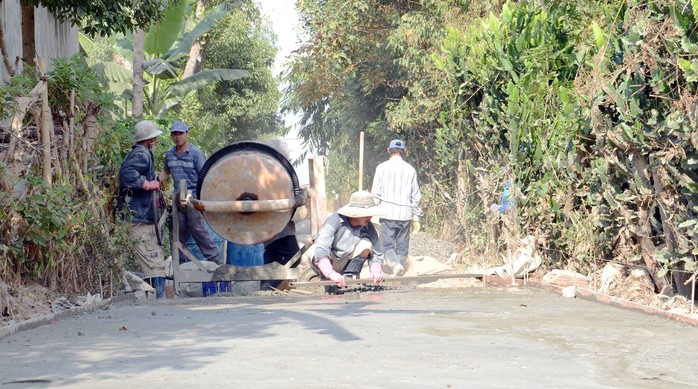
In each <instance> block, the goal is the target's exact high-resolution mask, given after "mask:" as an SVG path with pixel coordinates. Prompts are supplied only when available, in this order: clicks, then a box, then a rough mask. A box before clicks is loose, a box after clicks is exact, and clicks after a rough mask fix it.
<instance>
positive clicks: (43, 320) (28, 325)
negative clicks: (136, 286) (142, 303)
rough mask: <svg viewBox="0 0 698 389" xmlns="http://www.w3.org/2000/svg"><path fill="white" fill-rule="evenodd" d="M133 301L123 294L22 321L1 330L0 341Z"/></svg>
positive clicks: (131, 295) (131, 296) (129, 296)
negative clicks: (111, 305) (113, 304)
mask: <svg viewBox="0 0 698 389" xmlns="http://www.w3.org/2000/svg"><path fill="white" fill-rule="evenodd" d="M133 299H135V296H134V295H133V294H132V293H131V294H122V295H119V296H114V297H111V298H108V299H106V300H102V301H100V302H97V303H94V304H90V305H82V306H76V307H74V308H71V309H67V310H65V311H60V312H55V313H49V314H47V315H43V316H38V317H35V318H32V319H29V320H25V321H21V322H19V323H15V324H10V325H8V326H5V327H1V328H0V340H2V339H4V338H7V337H8V336H11V335H15V334H17V333H19V332H22V331H26V330H32V329H34V328H38V327H41V326H43V325H46V324H51V323H53V322H55V321H58V320H62V319H66V318H69V317H74V316H77V315H80V314H83V313H86V312H92V311H94V310H96V309H100V308H103V307H105V306H107V305H110V304H112V303H120V302H123V301H129V300H133Z"/></svg>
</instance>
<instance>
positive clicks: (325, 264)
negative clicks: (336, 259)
mask: <svg viewBox="0 0 698 389" xmlns="http://www.w3.org/2000/svg"><path fill="white" fill-rule="evenodd" d="M317 268H318V269H320V271H321V272H322V275H324V276H325V277H326V278H329V279H330V280H332V281H334V282H336V283H337V286H347V280H346V279H345V278H344V276H343V275H341V274H339V273H337V272H336V271H334V269H333V268H332V262H330V259H329V258H322V259H321V260H319V261H318V262H317Z"/></svg>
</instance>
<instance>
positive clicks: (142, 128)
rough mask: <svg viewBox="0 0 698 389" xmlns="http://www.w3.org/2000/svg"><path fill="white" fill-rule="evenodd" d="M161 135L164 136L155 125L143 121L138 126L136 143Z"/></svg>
mask: <svg viewBox="0 0 698 389" xmlns="http://www.w3.org/2000/svg"><path fill="white" fill-rule="evenodd" d="M160 134H162V131H160V130H158V128H157V126H156V125H155V123H153V122H151V121H150V120H141V121H140V122H138V124H136V143H138V142H141V141H144V140H146V139H151V138H155V137H157V136H159V135H160Z"/></svg>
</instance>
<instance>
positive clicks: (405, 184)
mask: <svg viewBox="0 0 698 389" xmlns="http://www.w3.org/2000/svg"><path fill="white" fill-rule="evenodd" d="M406 152H407V149H406V148H405V142H403V141H402V140H400V139H393V140H392V141H390V144H389V146H388V154H389V155H390V159H388V160H387V161H385V162H382V163H381V164H379V165H378V166H377V167H376V173H375V174H374V176H373V187H372V188H371V193H373V194H374V195H375V196H376V197H378V198H379V199H380V200H381V203H380V206H381V207H382V209H383V215H384V216H383V217H381V218H380V223H381V251H382V252H383V253H384V255H385V260H386V266H387V267H389V268H392V273H393V274H396V275H402V274H403V273H404V272H405V267H406V266H407V255H408V254H409V246H410V229H411V226H412V221H413V220H414V221H416V222H418V221H419V217H420V216H421V215H422V210H421V209H420V208H419V201H420V200H421V198H422V194H421V192H420V191H419V183H418V182H417V172H416V171H415V170H414V168H413V167H412V166H411V165H410V164H409V163H407V162H405V161H404V160H403V159H402V158H403V157H404V156H405V153H406Z"/></svg>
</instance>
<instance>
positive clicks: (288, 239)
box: [264, 235, 300, 265]
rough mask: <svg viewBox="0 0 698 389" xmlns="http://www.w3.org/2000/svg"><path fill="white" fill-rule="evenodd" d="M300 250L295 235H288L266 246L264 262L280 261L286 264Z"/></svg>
mask: <svg viewBox="0 0 698 389" xmlns="http://www.w3.org/2000/svg"><path fill="white" fill-rule="evenodd" d="M299 250H300V248H299V247H298V240H297V239H296V236H295V235H286V236H284V237H282V238H279V239H277V240H275V241H273V242H271V243H269V244H268V245H266V247H264V264H265V265H266V264H268V263H272V262H278V263H280V264H282V265H285V264H286V262H288V260H289V259H291V257H293V256H294V255H296V253H297V252H298V251H299Z"/></svg>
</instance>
